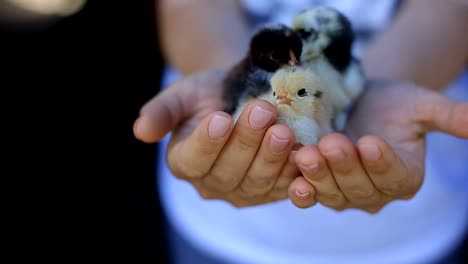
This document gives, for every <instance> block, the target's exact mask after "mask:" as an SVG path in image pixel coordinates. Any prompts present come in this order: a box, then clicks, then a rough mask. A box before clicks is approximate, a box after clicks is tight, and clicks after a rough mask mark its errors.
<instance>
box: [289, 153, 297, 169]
mask: <svg viewBox="0 0 468 264" xmlns="http://www.w3.org/2000/svg"><path fill="white" fill-rule="evenodd" d="M296 154H297V151H296V150H292V151H291V153H289V163H291V164H293V165H294V166H295V165H296Z"/></svg>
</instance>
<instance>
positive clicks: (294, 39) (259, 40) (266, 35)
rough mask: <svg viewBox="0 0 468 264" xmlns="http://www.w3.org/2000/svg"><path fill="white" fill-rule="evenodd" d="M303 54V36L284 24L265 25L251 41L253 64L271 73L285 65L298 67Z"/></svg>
mask: <svg viewBox="0 0 468 264" xmlns="http://www.w3.org/2000/svg"><path fill="white" fill-rule="evenodd" d="M301 53H302V39H301V36H300V35H299V33H297V32H296V31H294V30H292V29H291V28H289V27H287V26H285V25H283V24H268V25H265V26H264V27H263V28H261V29H260V30H259V31H257V33H256V34H255V35H254V36H253V37H252V39H251V41H250V54H249V55H250V57H251V59H252V62H253V64H255V65H257V66H259V67H260V68H262V69H265V70H266V71H269V72H274V71H276V70H277V69H279V68H280V67H281V66H284V65H298V64H299V59H300V57H301Z"/></svg>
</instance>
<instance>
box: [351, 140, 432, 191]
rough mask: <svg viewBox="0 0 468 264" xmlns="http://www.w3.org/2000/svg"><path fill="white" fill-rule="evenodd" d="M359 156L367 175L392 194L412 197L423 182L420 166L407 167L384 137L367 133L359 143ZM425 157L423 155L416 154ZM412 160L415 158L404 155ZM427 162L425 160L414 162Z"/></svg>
mask: <svg viewBox="0 0 468 264" xmlns="http://www.w3.org/2000/svg"><path fill="white" fill-rule="evenodd" d="M356 145H357V148H358V151H359V155H360V156H361V160H362V162H363V164H364V168H365V169H366V171H367V173H368V175H369V176H370V178H371V180H372V182H373V183H374V185H375V186H376V188H377V189H378V190H380V191H381V192H383V193H385V194H387V195H390V196H392V197H403V196H412V195H414V194H415V193H416V191H417V190H418V189H419V187H420V186H421V184H422V181H423V175H424V169H423V165H421V166H416V165H412V166H408V165H407V164H406V163H405V162H403V161H402V160H401V159H400V157H399V156H398V155H397V154H396V153H395V152H394V151H393V150H392V148H391V146H390V145H388V144H387V143H386V142H385V141H384V140H383V139H381V138H379V137H376V136H365V137H362V138H360V139H359V140H358V142H357V143H356ZM416 156H422V157H423V156H424V155H416ZM404 158H405V159H406V160H407V162H412V160H413V159H414V157H412V156H410V155H408V156H407V157H404ZM412 164H424V160H420V161H415V162H412Z"/></svg>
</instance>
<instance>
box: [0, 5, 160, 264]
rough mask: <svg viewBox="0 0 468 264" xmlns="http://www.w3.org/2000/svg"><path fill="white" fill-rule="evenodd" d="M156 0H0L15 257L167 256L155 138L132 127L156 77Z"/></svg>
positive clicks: (132, 259)
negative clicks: (146, 140) (137, 134)
mask: <svg viewBox="0 0 468 264" xmlns="http://www.w3.org/2000/svg"><path fill="white" fill-rule="evenodd" d="M154 2H155V1H153V0H145V1H121V0H117V1H105V0H100V1H86V0H0V61H1V64H0V65H1V71H0V87H1V90H2V94H3V96H2V101H3V104H2V108H3V111H2V112H3V115H2V116H4V118H3V126H2V127H3V128H4V129H3V134H4V137H3V138H4V144H3V146H4V147H3V149H4V150H5V153H6V154H7V155H6V156H7V159H6V160H4V164H5V165H4V168H5V172H4V173H3V175H4V179H6V180H7V182H8V184H7V185H5V186H8V187H7V194H8V195H7V204H8V205H9V208H11V212H9V214H8V215H9V216H12V219H11V220H12V227H13V228H12V231H13V238H12V239H13V242H14V254H15V260H16V263H95V262H105V263H109V262H114V263H155V262H158V263H164V262H166V261H167V258H166V257H167V256H166V253H165V243H164V237H163V235H162V231H163V230H164V227H163V220H162V214H161V211H160V208H159V204H158V200H157V195H156V194H155V178H154V175H155V174H154V173H155V166H156V164H155V163H154V161H155V160H156V159H155V147H156V146H155V145H147V144H143V143H141V142H138V141H137V140H136V139H135V138H134V137H133V133H132V126H133V122H134V120H135V119H136V117H137V115H138V111H139V109H140V107H141V106H142V105H143V104H144V103H145V102H146V101H147V100H149V99H150V98H151V97H152V96H153V95H155V94H156V93H157V90H158V88H159V85H160V79H161V70H162V59H161V56H160V53H159V47H158V40H157V34H156V24H155V23H156V19H155V4H154ZM10 181H11V184H10ZM8 218H9V217H8Z"/></svg>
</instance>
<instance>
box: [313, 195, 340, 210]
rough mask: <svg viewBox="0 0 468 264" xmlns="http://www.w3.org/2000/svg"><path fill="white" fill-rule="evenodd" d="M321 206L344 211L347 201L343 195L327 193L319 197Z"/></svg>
mask: <svg viewBox="0 0 468 264" xmlns="http://www.w3.org/2000/svg"><path fill="white" fill-rule="evenodd" d="M317 200H318V201H319V202H320V203H321V204H323V205H325V206H327V207H330V208H333V209H335V210H343V209H344V208H345V204H346V200H345V198H344V196H343V195H342V194H341V193H338V192H337V193H327V194H320V195H318V199H317Z"/></svg>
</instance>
